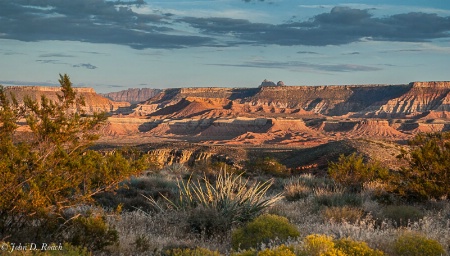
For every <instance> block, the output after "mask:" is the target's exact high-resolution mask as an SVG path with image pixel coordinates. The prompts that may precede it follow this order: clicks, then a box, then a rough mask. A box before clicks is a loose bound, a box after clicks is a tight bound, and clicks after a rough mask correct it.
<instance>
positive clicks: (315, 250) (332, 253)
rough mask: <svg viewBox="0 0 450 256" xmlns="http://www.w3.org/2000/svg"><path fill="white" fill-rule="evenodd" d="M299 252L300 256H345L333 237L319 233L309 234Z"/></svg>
mask: <svg viewBox="0 0 450 256" xmlns="http://www.w3.org/2000/svg"><path fill="white" fill-rule="evenodd" d="M297 254H298V255H300V256H345V254H344V253H343V252H342V251H341V250H339V249H337V248H336V247H335V244H334V242H333V238H332V237H330V236H326V235H317V234H314V235H309V236H307V237H306V238H305V239H304V240H303V247H302V248H301V249H300V251H299V252H298V253H297Z"/></svg>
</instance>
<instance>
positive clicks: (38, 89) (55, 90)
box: [5, 86, 130, 113]
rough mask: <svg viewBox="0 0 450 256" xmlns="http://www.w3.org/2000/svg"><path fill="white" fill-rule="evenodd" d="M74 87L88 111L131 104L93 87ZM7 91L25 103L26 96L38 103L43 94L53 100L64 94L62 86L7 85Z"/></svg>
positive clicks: (109, 109) (116, 108) (110, 109)
mask: <svg viewBox="0 0 450 256" xmlns="http://www.w3.org/2000/svg"><path fill="white" fill-rule="evenodd" d="M73 89H74V91H75V92H76V93H78V94H79V95H80V96H82V97H83V98H84V101H85V104H86V105H85V106H84V107H83V109H84V110H85V111H86V112H87V113H93V112H103V111H105V112H112V111H117V110H119V108H121V109H123V108H126V107H129V106H130V103H128V102H114V101H111V100H109V99H107V98H105V97H102V96H101V95H99V94H97V93H96V92H95V90H94V89H93V88H89V87H75V88H73ZM5 91H6V92H7V94H6V95H7V97H9V95H10V93H12V94H13V95H14V97H15V98H16V99H17V101H18V102H19V104H23V101H24V99H25V97H29V98H31V99H32V100H36V101H37V102H38V103H39V102H40V99H41V97H42V96H45V97H46V98H47V99H49V100H51V101H58V95H61V94H62V92H61V87H57V86H6V87H5Z"/></svg>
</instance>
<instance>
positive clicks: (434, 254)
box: [393, 233, 445, 256]
mask: <svg viewBox="0 0 450 256" xmlns="http://www.w3.org/2000/svg"><path fill="white" fill-rule="evenodd" d="M393 248H394V252H395V255H397V256H422V255H423V256H424V255H427V256H439V255H445V250H444V248H443V247H442V245H441V244H440V243H439V242H438V241H436V240H433V239H428V238H426V237H425V236H422V235H420V234H416V233H406V234H403V235H400V236H399V237H398V238H397V239H396V240H395V242H394V244H393Z"/></svg>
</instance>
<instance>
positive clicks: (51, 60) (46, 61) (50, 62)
mask: <svg viewBox="0 0 450 256" xmlns="http://www.w3.org/2000/svg"><path fill="white" fill-rule="evenodd" d="M36 62H40V63H44V64H67V63H64V62H61V61H59V60H54V59H45V60H36Z"/></svg>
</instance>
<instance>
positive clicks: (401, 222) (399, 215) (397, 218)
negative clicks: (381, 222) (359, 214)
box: [378, 205, 424, 227]
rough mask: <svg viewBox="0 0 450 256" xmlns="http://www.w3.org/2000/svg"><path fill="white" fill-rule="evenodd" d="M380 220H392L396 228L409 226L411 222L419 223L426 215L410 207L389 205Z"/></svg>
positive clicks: (382, 212)
mask: <svg viewBox="0 0 450 256" xmlns="http://www.w3.org/2000/svg"><path fill="white" fill-rule="evenodd" d="M378 217H379V218H380V219H390V220H392V221H394V222H395V224H396V226H398V227H400V226H407V225H408V223H410V222H415V221H418V220H419V219H421V218H423V217H424V213H423V212H422V211H421V210H419V209H417V208H416V207H414V206H410V205H388V206H386V207H384V208H383V209H382V211H381V215H380V216H378Z"/></svg>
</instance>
